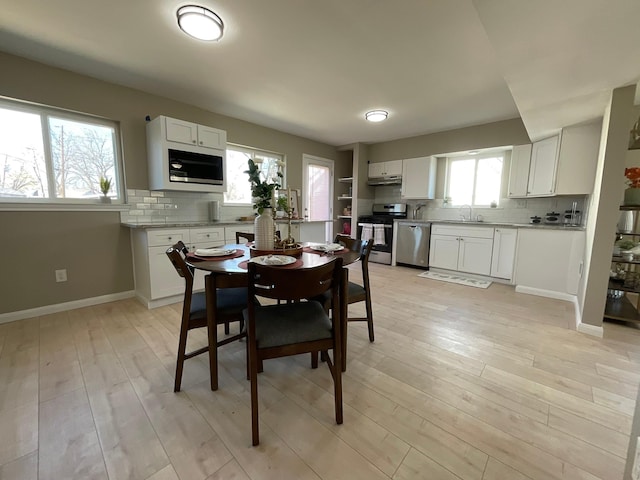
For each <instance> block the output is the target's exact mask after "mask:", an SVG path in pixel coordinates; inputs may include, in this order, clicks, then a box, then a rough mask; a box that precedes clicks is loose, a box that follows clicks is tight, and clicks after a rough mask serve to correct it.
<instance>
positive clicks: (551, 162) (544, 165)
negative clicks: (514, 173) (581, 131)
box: [527, 135, 560, 197]
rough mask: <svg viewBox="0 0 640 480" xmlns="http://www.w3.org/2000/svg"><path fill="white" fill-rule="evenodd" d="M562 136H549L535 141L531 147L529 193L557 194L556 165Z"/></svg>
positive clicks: (534, 194) (531, 194) (537, 195)
mask: <svg viewBox="0 0 640 480" xmlns="http://www.w3.org/2000/svg"><path fill="white" fill-rule="evenodd" d="M559 143H560V137H559V136H557V135H556V136H555V137H549V138H545V139H544V140H540V141H539V142H534V143H533V146H532V148H531V165H530V166H529V183H528V186H527V195H528V196H530V197H542V196H547V195H553V194H555V180H556V165H557V162H558V146H559Z"/></svg>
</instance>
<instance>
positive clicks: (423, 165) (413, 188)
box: [401, 157, 436, 200]
mask: <svg viewBox="0 0 640 480" xmlns="http://www.w3.org/2000/svg"><path fill="white" fill-rule="evenodd" d="M435 189H436V157H419V158H408V159H405V160H402V190H401V195H402V198H403V199H407V200H408V199H432V198H435Z"/></svg>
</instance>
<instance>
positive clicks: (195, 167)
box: [167, 148, 224, 185]
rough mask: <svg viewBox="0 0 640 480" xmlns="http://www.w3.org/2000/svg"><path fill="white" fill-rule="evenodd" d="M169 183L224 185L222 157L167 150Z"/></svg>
mask: <svg viewBox="0 0 640 480" xmlns="http://www.w3.org/2000/svg"><path fill="white" fill-rule="evenodd" d="M167 161H168V165H167V168H168V169H169V182H180V183H201V184H205V185H223V184H224V157H223V155H214V154H209V153H207V154H205V153H195V152H186V151H184V150H174V149H172V148H170V149H169V151H168V155H167Z"/></svg>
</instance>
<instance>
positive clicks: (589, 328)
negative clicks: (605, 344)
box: [577, 322, 604, 338]
mask: <svg viewBox="0 0 640 480" xmlns="http://www.w3.org/2000/svg"><path fill="white" fill-rule="evenodd" d="M577 329H578V331H579V332H581V333H586V334H587V335H591V336H593V337H598V338H602V337H603V336H604V328H602V327H597V326H595V325H589V324H588V323H582V322H580V323H579V324H578V326H577Z"/></svg>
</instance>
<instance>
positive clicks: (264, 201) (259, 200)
mask: <svg viewBox="0 0 640 480" xmlns="http://www.w3.org/2000/svg"><path fill="white" fill-rule="evenodd" d="M244 173H246V174H248V175H249V182H250V183H251V196H252V197H253V208H255V209H256V210H257V211H258V216H257V217H256V219H255V221H254V230H255V238H256V240H255V247H256V249H257V250H273V248H274V236H275V232H276V228H275V222H274V220H273V215H272V209H273V207H274V194H275V192H276V191H277V190H279V189H280V182H281V180H282V173H281V172H280V171H278V172H277V174H276V176H275V177H274V178H272V179H271V180H272V181H271V182H268V181H267V179H265V180H263V179H262V178H260V175H261V171H260V168H259V167H258V165H257V164H256V162H254V161H253V160H252V159H249V170H245V172H244Z"/></svg>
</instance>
